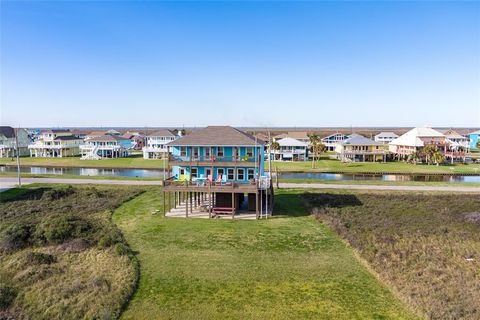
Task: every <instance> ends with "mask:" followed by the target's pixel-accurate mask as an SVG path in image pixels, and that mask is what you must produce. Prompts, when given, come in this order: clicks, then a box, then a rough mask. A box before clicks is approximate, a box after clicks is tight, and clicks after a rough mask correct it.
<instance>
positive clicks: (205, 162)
mask: <svg viewBox="0 0 480 320" xmlns="http://www.w3.org/2000/svg"><path fill="white" fill-rule="evenodd" d="M168 161H169V164H170V165H171V166H180V167H182V166H192V167H213V166H225V167H235V166H239V167H255V166H258V165H259V161H260V158H258V159H257V161H255V157H248V156H244V157H218V156H173V155H170V156H169V157H168Z"/></svg>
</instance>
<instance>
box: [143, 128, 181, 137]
mask: <svg viewBox="0 0 480 320" xmlns="http://www.w3.org/2000/svg"><path fill="white" fill-rule="evenodd" d="M147 137H175V134H173V132H172V131H170V130H168V129H160V130H157V131H154V132H152V133H149V134H147Z"/></svg>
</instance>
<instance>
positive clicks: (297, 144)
mask: <svg viewBox="0 0 480 320" xmlns="http://www.w3.org/2000/svg"><path fill="white" fill-rule="evenodd" d="M276 142H277V143H278V144H279V146H280V149H279V150H270V152H271V154H272V159H273V160H281V161H287V160H288V161H306V160H308V143H306V142H303V141H299V140H297V139H294V138H290V137H286V138H283V139H280V140H277V141H276Z"/></svg>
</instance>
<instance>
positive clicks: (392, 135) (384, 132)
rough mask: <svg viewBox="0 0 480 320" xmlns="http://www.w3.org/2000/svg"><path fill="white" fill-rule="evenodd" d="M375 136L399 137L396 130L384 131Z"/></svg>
mask: <svg viewBox="0 0 480 320" xmlns="http://www.w3.org/2000/svg"><path fill="white" fill-rule="evenodd" d="M375 137H376V138H390V137H395V138H398V135H397V134H396V133H395V132H391V131H382V132H380V133H379V134H377V135H376V136H375Z"/></svg>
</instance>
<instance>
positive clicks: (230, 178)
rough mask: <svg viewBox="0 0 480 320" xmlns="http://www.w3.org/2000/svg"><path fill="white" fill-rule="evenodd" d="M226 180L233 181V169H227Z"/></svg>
mask: <svg viewBox="0 0 480 320" xmlns="http://www.w3.org/2000/svg"><path fill="white" fill-rule="evenodd" d="M227 179H228V180H234V179H235V169H233V168H228V169H227Z"/></svg>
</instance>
